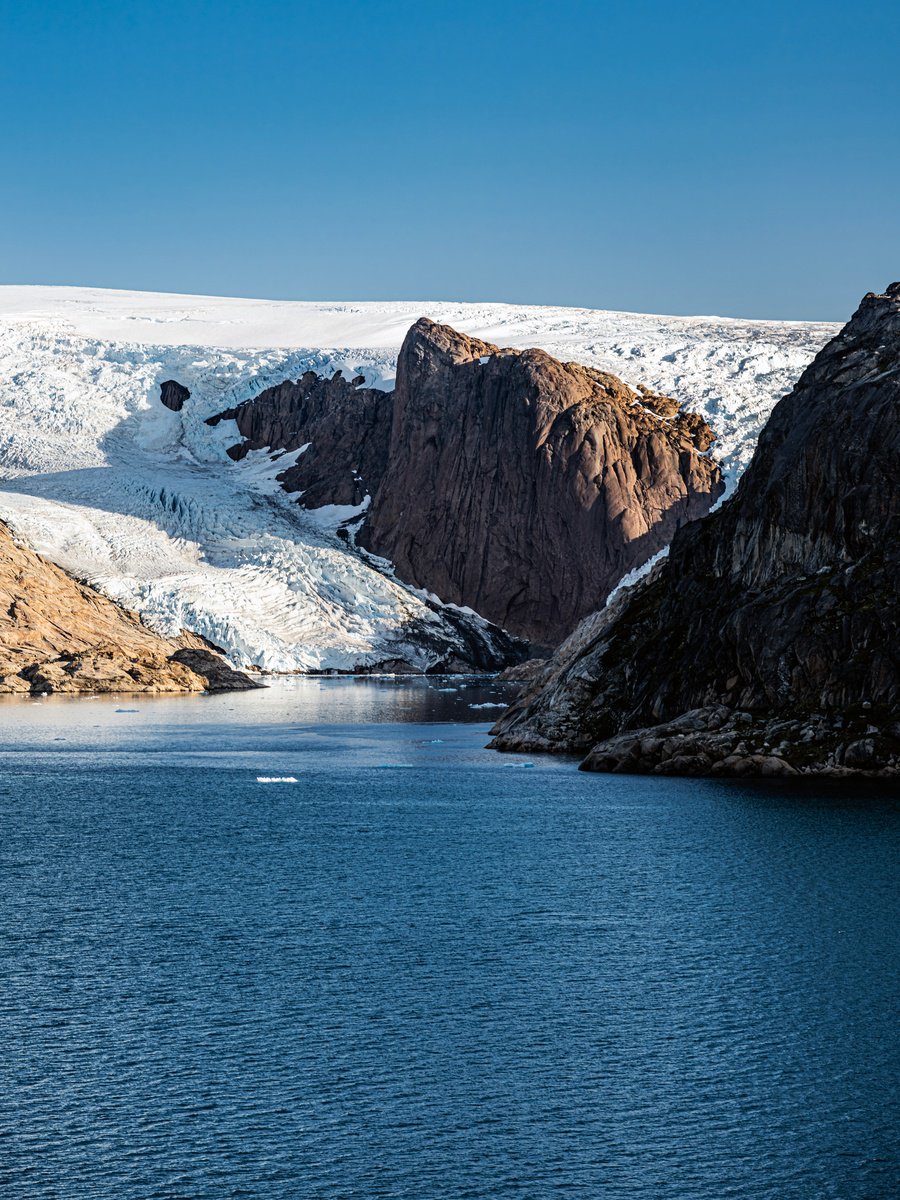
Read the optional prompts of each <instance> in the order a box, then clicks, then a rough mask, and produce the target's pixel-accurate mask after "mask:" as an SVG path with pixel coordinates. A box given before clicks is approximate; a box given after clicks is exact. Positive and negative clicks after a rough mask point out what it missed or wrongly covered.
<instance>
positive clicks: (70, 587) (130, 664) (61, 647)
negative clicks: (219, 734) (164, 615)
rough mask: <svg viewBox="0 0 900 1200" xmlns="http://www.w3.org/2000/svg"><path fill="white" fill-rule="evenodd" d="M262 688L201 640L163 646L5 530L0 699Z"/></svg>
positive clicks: (1, 528)
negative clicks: (15, 695) (5, 696)
mask: <svg viewBox="0 0 900 1200" xmlns="http://www.w3.org/2000/svg"><path fill="white" fill-rule="evenodd" d="M260 686H262V685H261V684H260V683H259V682H257V681H256V680H254V679H252V678H250V676H248V675H245V674H243V672H241V671H235V670H232V668H231V667H230V666H229V665H228V663H226V662H225V660H224V659H223V658H221V657H220V656H219V655H218V654H216V653H214V651H213V650H211V649H210V648H209V645H208V643H206V642H205V641H204V640H203V639H202V638H198V637H197V636H196V635H194V634H190V633H184V634H182V635H181V636H180V637H178V638H162V637H159V636H158V635H157V634H155V633H153V632H152V631H151V630H149V629H148V628H147V627H146V626H145V625H143V624H142V623H141V620H140V618H139V617H138V616H137V615H136V614H134V613H130V612H127V611H126V610H125V609H123V608H120V607H119V606H118V605H117V604H113V602H112V601H111V600H108V599H107V598H106V597H105V596H102V595H101V594H100V593H99V592H97V591H95V590H94V589H93V588H90V587H88V586H87V585H86V584H83V583H79V582H78V581H77V580H75V579H73V578H72V577H71V576H70V575H67V574H66V572H65V571H63V570H61V569H60V568H59V567H57V566H55V565H54V564H53V563H51V562H48V561H47V560H46V559H44V558H41V556H40V555H39V554H35V553H34V551H32V550H29V549H28V548H27V547H26V546H23V545H21V544H20V543H19V542H17V541H16V540H15V539H14V538H13V536H12V535H11V533H10V532H9V530H8V529H7V527H6V526H5V525H3V524H2V523H0V693H31V694H33V695H41V694H45V693H48V692H69V693H73V692H94V693H97V692H203V691H235V690H240V689H244V688H255V687H260Z"/></svg>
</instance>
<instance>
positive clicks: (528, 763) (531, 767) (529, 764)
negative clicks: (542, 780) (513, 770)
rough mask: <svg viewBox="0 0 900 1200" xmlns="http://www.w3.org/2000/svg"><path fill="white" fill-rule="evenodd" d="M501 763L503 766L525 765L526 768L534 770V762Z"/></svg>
mask: <svg viewBox="0 0 900 1200" xmlns="http://www.w3.org/2000/svg"><path fill="white" fill-rule="evenodd" d="M500 765H501V766H502V767H524V768H525V769H526V770H527V769H529V768H530V769H531V770H534V763H531V762H514V763H501V764H500Z"/></svg>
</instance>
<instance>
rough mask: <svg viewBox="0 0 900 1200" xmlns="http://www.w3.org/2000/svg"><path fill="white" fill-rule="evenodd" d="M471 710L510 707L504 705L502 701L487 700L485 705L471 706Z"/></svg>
mask: <svg viewBox="0 0 900 1200" xmlns="http://www.w3.org/2000/svg"><path fill="white" fill-rule="evenodd" d="M469 708H509V705H508V704H504V703H503V701H502V700H500V701H494V700H485V702H484V704H470V705H469Z"/></svg>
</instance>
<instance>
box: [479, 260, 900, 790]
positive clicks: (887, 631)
mask: <svg viewBox="0 0 900 1200" xmlns="http://www.w3.org/2000/svg"><path fill="white" fill-rule="evenodd" d="M898 534H900V283H897V284H892V285H891V286H890V287H889V288H888V289H887V290H886V292H885V293H884V294H881V295H875V294H869V295H867V296H866V297H865V298H864V299H863V301H862V303H861V305H860V307H859V309H858V310H857V312H856V313H855V314H854V316H853V318H852V319H851V320H850V322H849V323H848V324H847V325H846V326H845V328H844V329H843V330H842V331H841V333H840V334H839V335H838V336H837V337H836V338H834V339H833V340H832V341H831V342H830V343H829V344H828V345H827V346H825V348H824V349H823V350H822V351H821V352H820V353H819V354H818V356H817V357H816V358H815V360H814V361H813V362H812V364H811V365H810V366H809V367H808V368H807V370H806V371H805V372H804V373H803V375H802V376H801V378H800V380H799V381H798V383H797V385H796V386H795V388H794V389H793V391H792V392H791V393H790V394H789V395H788V396H786V397H785V398H784V399H783V400H782V401H781V402H780V403H779V404H778V405H777V406H776V408H775V410H774V411H773V413H772V416H771V418H770V420H769V422H768V424H767V425H766V427H765V429H764V431H763V434H762V436H761V438H760V441H759V445H758V447H757V450H756V453H755V455H754V458H753V461H752V463H751V465H750V467H749V468H748V470H747V471H746V473H745V474H744V476H743V478H742V480H741V483H740V485H739V487H738V489H737V492H736V494H735V495H734V496H733V497H732V498H731V499H730V500H728V501H727V502H726V503H724V504H723V505H722V506H721V508H720V509H719V510H718V511H717V512H715V513H714V514H712V515H711V516H709V517H707V518H706V519H704V520H699V521H695V522H693V523H691V524H689V525H686V526H685V527H684V528H682V529H681V530H679V532H678V533H677V534H676V535H675V538H674V540H673V542H672V546H671V549H670V552H669V555H668V558H667V559H666V560H665V561H664V562H663V563H661V564H659V565H658V566H657V567H656V568H655V569H654V571H653V572H652V573H651V575H650V576H649V577H648V578H647V580H646V581H644V582H642V583H641V584H638V585H637V586H635V587H634V588H631V589H629V590H628V591H627V592H625V593H624V594H622V595H621V596H620V597H619V598H618V599H617V600H616V602H615V603H614V604H613V605H611V606H610V607H609V608H608V609H605V610H601V611H599V612H598V613H596V614H594V615H593V616H591V617H589V618H588V619H587V620H586V621H585V622H584V623H583V624H582V626H580V627H579V629H578V630H576V632H575V633H574V634H573V636H572V637H571V638H570V639H569V640H568V641H567V642H566V643H564V644H563V646H561V647H560V649H559V651H558V652H557V654H556V655H555V656H554V658H553V659H551V660H550V661H549V662H548V663H547V664H546V666H545V667H544V668H543V669H541V670H540V671H539V672H538V674H537V676H536V678H535V679H534V681H533V682H532V683H531V685H530V686H528V687H527V689H526V691H525V693H524V694H523V696H522V697H521V699H520V700H519V701H518V703H517V704H515V705H514V706H513V707H512V708H511V709H510V710H509V711H508V712H507V713H506V714H504V716H503V717H502V718H501V719H500V721H499V722H498V723H497V725H496V727H495V738H494V741H493V742H492V743H491V744H492V745H493V746H495V747H496V748H498V749H502V750H529V751H534V750H550V751H560V752H563V751H564V752H577V753H580V754H584V755H585V756H586V757H585V759H584V762H583V764H582V765H583V766H584V768H585V769H588V770H600V771H623V772H644V773H659V774H688V775H691V774H693V775H738V776H740V775H794V774H800V775H802V774H813V775H836V776H842V775H854V774H857V773H864V774H866V775H873V776H879V775H893V774H896V773H898V771H900V594H898V588H900V537H898Z"/></svg>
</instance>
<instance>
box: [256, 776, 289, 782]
mask: <svg viewBox="0 0 900 1200" xmlns="http://www.w3.org/2000/svg"><path fill="white" fill-rule="evenodd" d="M256 782H257V783H296V782H297V776H296V775H257V777H256Z"/></svg>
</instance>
